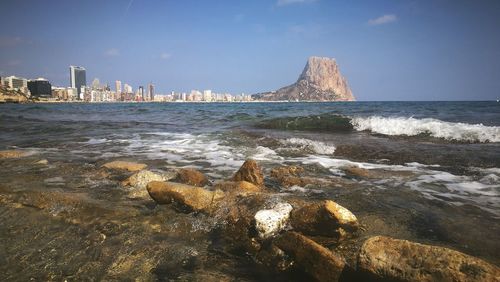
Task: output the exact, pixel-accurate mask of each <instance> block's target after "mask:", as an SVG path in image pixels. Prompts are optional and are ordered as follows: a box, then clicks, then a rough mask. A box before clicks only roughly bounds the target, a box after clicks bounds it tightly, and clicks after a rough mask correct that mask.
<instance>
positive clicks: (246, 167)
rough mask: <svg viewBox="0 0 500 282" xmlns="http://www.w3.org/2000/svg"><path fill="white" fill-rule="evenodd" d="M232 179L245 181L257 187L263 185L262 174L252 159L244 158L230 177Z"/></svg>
mask: <svg viewBox="0 0 500 282" xmlns="http://www.w3.org/2000/svg"><path fill="white" fill-rule="evenodd" d="M232 180H233V181H247V182H250V183H252V184H254V185H256V186H258V187H263V186H264V175H263V174H262V170H261V168H260V167H259V165H258V164H257V162H256V161H254V160H250V159H249V160H246V161H245V162H244V163H243V165H242V166H241V167H240V169H239V170H238V171H237V172H236V174H235V175H234V176H233V178H232Z"/></svg>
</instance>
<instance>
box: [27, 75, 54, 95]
mask: <svg viewBox="0 0 500 282" xmlns="http://www.w3.org/2000/svg"><path fill="white" fill-rule="evenodd" d="M28 89H29V90H30V92H31V96H36V97H50V96H52V85H50V82H49V81H48V80H47V79H45V78H41V77H40V78H37V79H33V80H30V81H28Z"/></svg>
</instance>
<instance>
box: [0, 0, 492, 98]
mask: <svg viewBox="0 0 500 282" xmlns="http://www.w3.org/2000/svg"><path fill="white" fill-rule="evenodd" d="M2 7H3V8H4V10H5V11H8V12H6V13H5V15H4V16H3V17H2V18H1V19H0V22H1V23H2V24H3V25H4V26H9V27H11V28H9V29H7V30H6V31H5V32H4V33H3V35H1V36H0V76H8V75H16V76H21V77H32V78H35V77H40V76H41V77H45V78H47V79H48V80H50V81H52V82H53V83H54V85H66V83H67V81H69V80H70V77H69V76H68V73H67V72H66V71H64V70H65V69H66V68H67V66H68V65H79V66H84V67H86V68H87V69H88V70H89V71H88V72H87V76H88V77H87V78H90V77H92V78H93V77H99V78H101V79H102V80H103V81H107V82H109V83H111V84H112V83H113V82H114V81H116V80H122V81H128V82H129V83H130V84H131V85H137V86H138V85H143V84H146V82H150V81H154V82H155V85H156V89H155V90H156V91H157V92H159V93H168V92H170V91H171V89H176V90H177V91H178V90H180V91H182V89H185V90H188V89H193V88H198V89H208V88H211V89H226V90H227V91H228V92H231V93H248V94H254V93H258V92H262V91H272V90H276V89H278V88H279V87H281V86H284V85H288V84H290V83H292V82H294V81H295V80H296V78H297V74H298V73H300V71H301V70H302V68H303V62H304V61H305V60H306V59H307V58H308V57H309V56H312V55H318V56H327V57H334V58H336V59H337V61H338V62H339V65H340V68H341V70H342V72H343V73H344V74H345V76H346V77H347V79H348V81H349V85H350V86H351V88H352V90H353V93H354V94H355V96H356V97H357V98H358V100H361V101H363V100H494V99H496V97H498V95H499V94H498V89H500V81H499V80H498V79H497V78H498V77H500V51H499V50H500V38H499V36H498V35H497V33H498V32H497V27H498V26H500V3H499V2H498V1H486V0H484V1H474V2H471V1H448V0H444V1H425V0H423V1H410V0H408V1H380V2H377V3H376V4H375V3H373V2H368V1H361V2H359V3H358V2H357V3H343V2H338V1H324V0H316V1H312V0H309V1H306V0H301V1H289V0H288V1H287V0H279V1H252V2H251V3H234V2H229V1H220V2H217V3H207V2H201V3H198V2H191V1H187V2H183V3H178V2H168V1H161V2H160V1H152V2H145V1H139V0H135V1H106V2H105V3H101V2H99V1H83V2H74V3H73V2H72V3H68V2H67V1H48V2H44V3H41V2H39V1H26V0H21V1H6V2H5V3H3V6H2ZM29 9H33V10H37V11H41V13H37V14H36V15H33V16H30V17H26V16H25V11H27V10H29ZM42 15H43V17H42ZM61 22H66V23H68V24H61ZM144 86H145V87H146V85H144Z"/></svg>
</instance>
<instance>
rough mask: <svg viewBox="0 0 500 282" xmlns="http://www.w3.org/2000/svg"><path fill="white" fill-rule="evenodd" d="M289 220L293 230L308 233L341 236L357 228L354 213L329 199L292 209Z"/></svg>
mask: <svg viewBox="0 0 500 282" xmlns="http://www.w3.org/2000/svg"><path fill="white" fill-rule="evenodd" d="M290 220H291V224H292V226H293V228H294V229H295V230H297V231H300V232H302V233H304V234H308V235H321V236H331V237H338V238H342V237H344V235H345V234H346V233H345V231H349V232H353V231H356V230H357V229H358V228H359V223H358V220H357V218H356V216H354V214H352V213H351V212H350V211H349V210H348V209H346V208H344V207H342V206H341V205H339V204H337V203H335V202H333V201H330V200H327V201H321V202H316V203H310V204H305V205H304V206H302V207H300V208H297V209H294V210H293V211H292V214H291V219H290Z"/></svg>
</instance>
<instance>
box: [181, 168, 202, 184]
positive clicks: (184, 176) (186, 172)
mask: <svg viewBox="0 0 500 282" xmlns="http://www.w3.org/2000/svg"><path fill="white" fill-rule="evenodd" d="M175 182H180V183H184V184H188V185H193V186H199V187H203V186H205V185H207V184H208V178H207V177H206V176H205V175H204V174H203V173H201V172H199V171H198V170H196V169H193V168H182V169H180V170H179V171H178V175H177V178H176V179H175Z"/></svg>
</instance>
